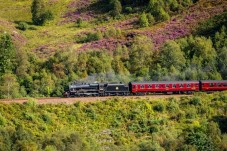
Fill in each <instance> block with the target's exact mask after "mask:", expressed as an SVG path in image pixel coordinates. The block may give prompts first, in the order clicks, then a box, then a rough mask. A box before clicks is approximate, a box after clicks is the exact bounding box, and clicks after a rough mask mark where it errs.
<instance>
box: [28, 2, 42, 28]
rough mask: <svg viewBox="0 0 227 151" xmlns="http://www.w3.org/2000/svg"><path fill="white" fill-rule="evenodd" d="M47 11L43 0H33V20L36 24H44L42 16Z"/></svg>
mask: <svg viewBox="0 0 227 151" xmlns="http://www.w3.org/2000/svg"><path fill="white" fill-rule="evenodd" d="M44 11H45V4H44V1H43V0H33V2H32V6H31V13H32V21H33V23H34V24H36V25H41V24H43V20H42V18H41V16H42V15H43V12H44Z"/></svg>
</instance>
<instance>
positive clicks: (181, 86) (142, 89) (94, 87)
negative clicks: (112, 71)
mask: <svg viewBox="0 0 227 151" xmlns="http://www.w3.org/2000/svg"><path fill="white" fill-rule="evenodd" d="M225 90H227V80H219V81H218V80H200V81H149V82H129V83H128V84H123V83H78V82H73V83H71V84H70V85H69V90H68V91H66V92H64V97H85V96H127V95H146V94H153V93H165V94H183V93H186V94H190V93H193V92H198V91H202V92H213V91H225Z"/></svg>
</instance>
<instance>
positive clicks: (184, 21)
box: [0, 0, 227, 57]
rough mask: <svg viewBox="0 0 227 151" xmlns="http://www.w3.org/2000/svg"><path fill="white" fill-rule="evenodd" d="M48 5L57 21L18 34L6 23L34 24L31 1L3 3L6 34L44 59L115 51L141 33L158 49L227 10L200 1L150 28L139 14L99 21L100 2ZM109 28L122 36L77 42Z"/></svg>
mask: <svg viewBox="0 0 227 151" xmlns="http://www.w3.org/2000/svg"><path fill="white" fill-rule="evenodd" d="M46 3H47V6H48V8H49V9H51V10H53V12H54V16H55V19H54V20H53V21H51V22H49V23H48V24H47V25H46V26H44V27H34V28H35V30H26V31H18V30H16V29H15V28H11V29H10V30H9V27H8V25H7V23H6V22H9V23H10V24H11V26H14V27H16V26H17V23H18V22H20V21H23V22H28V23H29V24H31V22H32V21H31V12H30V11H31V10H30V6H31V1H28V0H23V1H17V2H10V1H9V2H7V1H3V0H1V1H0V4H1V5H0V6H1V11H0V14H1V15H0V18H2V19H1V20H2V21H1V23H0V25H1V28H2V31H3V30H5V28H6V30H7V29H8V31H9V32H10V33H11V34H13V33H20V34H19V35H13V37H15V41H17V40H18V41H20V42H23V43H26V44H25V46H23V49H26V50H28V51H33V52H35V53H36V54H37V55H38V56H40V57H47V56H50V54H54V52H55V51H57V50H65V49H66V48H67V49H68V48H72V49H73V50H75V51H77V50H78V48H79V50H88V49H107V50H114V49H116V46H117V43H120V44H128V45H130V42H131V38H132V36H135V35H138V34H139V35H146V36H149V37H151V38H152V39H153V43H154V45H155V47H160V46H161V45H162V44H163V43H164V42H165V41H166V40H170V39H171V40H174V39H178V38H181V37H185V36H188V35H190V34H191V33H192V31H193V30H194V29H195V28H196V27H197V26H198V23H200V22H202V21H204V20H206V19H209V18H211V17H213V16H215V15H218V14H221V13H223V12H225V11H226V10H227V4H226V1H222V0H218V1H199V2H197V3H195V5H192V6H189V8H187V10H184V11H182V12H180V13H179V14H176V15H173V16H172V17H171V19H170V20H169V21H166V22H161V23H157V24H155V25H153V26H152V27H148V28H139V26H138V24H137V22H138V17H139V16H138V15H139V14H138V13H134V14H130V15H127V14H125V15H124V16H123V17H122V18H120V19H118V20H113V19H111V18H110V17H107V20H106V21H104V22H103V21H101V22H99V21H98V20H100V18H105V17H106V15H105V14H104V15H102V12H99V11H97V9H99V7H98V6H95V5H94V4H96V3H97V2H96V1H92V0H87V1H78V0H72V1H70V0H68V1H64V2H62V1H54V0H51V1H47V2H46ZM93 5H94V6H93ZM97 5H98V4H97ZM18 10H19V12H18ZM103 16H104V17H103ZM79 18H80V19H82V20H83V21H86V24H87V25H85V26H86V27H80V28H77V27H75V26H76V24H75V22H76V21H77V19H79ZM32 29H33V28H32ZM108 29H110V30H114V29H118V30H120V31H121V32H122V34H121V35H120V37H114V36H111V35H110V36H109V37H107V38H105V37H104V38H102V39H100V40H95V41H91V42H85V43H82V44H81V43H77V42H76V41H75V36H76V35H84V33H85V34H86V33H87V32H89V31H90V32H96V31H101V32H102V33H104V32H106V31H107V30H108ZM85 31H86V32H85ZM113 32H114V31H113ZM24 37H25V38H24Z"/></svg>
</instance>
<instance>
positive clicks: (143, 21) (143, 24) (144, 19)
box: [139, 13, 149, 27]
mask: <svg viewBox="0 0 227 151" xmlns="http://www.w3.org/2000/svg"><path fill="white" fill-rule="evenodd" d="M139 25H140V27H148V25H149V22H148V19H147V16H146V14H145V13H143V14H142V15H141V16H140V18H139Z"/></svg>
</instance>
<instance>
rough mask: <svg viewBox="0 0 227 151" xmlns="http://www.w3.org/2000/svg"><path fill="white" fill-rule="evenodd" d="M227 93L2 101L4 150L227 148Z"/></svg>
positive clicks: (0, 124) (0, 144) (1, 142)
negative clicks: (75, 100) (55, 101)
mask: <svg viewBox="0 0 227 151" xmlns="http://www.w3.org/2000/svg"><path fill="white" fill-rule="evenodd" d="M226 103H227V95H226V93H215V94H209V95H207V94H203V93H200V94H196V95H194V96H192V97H181V98H178V99H176V98H168V99H157V100H154V99H151V100H149V99H140V98H137V99H133V100H128V99H121V98H113V99H110V100H107V101H100V102H95V103H81V102H80V103H75V104H71V105H67V104H46V105H38V104H36V102H35V101H34V100H30V101H29V102H28V103H26V104H3V103H0V111H1V114H0V150H4V151H9V150H10V151H14V150H15V151H16V150H24V151H31V150H32V151H38V150H45V151H50V150H51V151H57V150H59V151H71V150H72V151H73V150H78V151H86V150H87V151H93V150H96V151H102V150H104V151H112V150H116V151H118V150H119V151H120V150H125V151H149V150H158V151H160V150H161V151H164V150H198V151H213V150H219V151H224V150H226V149H227V146H226V144H227V134H226V132H227V129H226V124H227V112H226V111H227V108H226V106H227V104H226Z"/></svg>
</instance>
